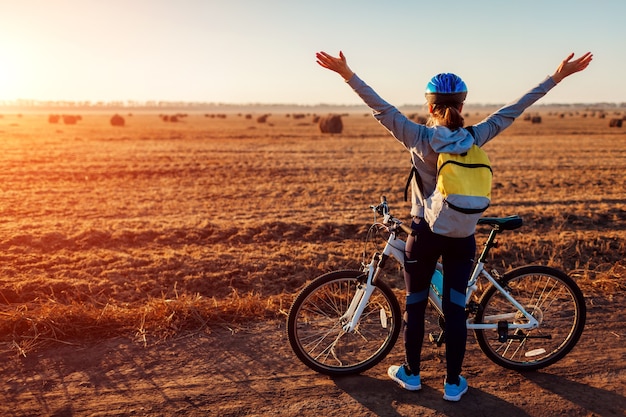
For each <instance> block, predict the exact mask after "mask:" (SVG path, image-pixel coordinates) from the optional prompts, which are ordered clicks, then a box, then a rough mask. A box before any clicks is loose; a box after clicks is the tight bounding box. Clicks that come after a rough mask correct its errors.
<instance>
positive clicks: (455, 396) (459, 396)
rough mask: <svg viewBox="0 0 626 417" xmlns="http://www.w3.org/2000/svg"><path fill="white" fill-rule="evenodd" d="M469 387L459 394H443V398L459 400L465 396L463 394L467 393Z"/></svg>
mask: <svg viewBox="0 0 626 417" xmlns="http://www.w3.org/2000/svg"><path fill="white" fill-rule="evenodd" d="M468 388H469V387H465V389H464V390H463V391H461V392H459V393H458V394H457V395H448V394H446V393H444V394H443V399H444V400H446V401H459V400H460V399H461V397H462V396H463V394H465V393H466V392H467V389H468Z"/></svg>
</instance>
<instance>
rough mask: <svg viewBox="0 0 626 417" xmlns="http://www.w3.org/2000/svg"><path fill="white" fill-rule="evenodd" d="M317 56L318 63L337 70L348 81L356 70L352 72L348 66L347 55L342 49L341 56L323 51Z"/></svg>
mask: <svg viewBox="0 0 626 417" xmlns="http://www.w3.org/2000/svg"><path fill="white" fill-rule="evenodd" d="M315 58H317V63H318V64H319V65H320V66H322V67H324V68H327V69H329V70H331V71H335V72H336V73H337V74H339V75H341V76H342V77H343V79H344V80H346V81H348V80H349V79H350V78H352V76H353V75H354V72H352V70H351V69H350V67H349V66H348V62H347V61H346V57H345V56H344V55H343V52H341V51H339V58H337V57H334V56H332V55H330V54H328V53H326V52H323V51H321V52H318V53H316V54H315Z"/></svg>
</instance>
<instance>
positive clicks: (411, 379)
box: [387, 365, 422, 391]
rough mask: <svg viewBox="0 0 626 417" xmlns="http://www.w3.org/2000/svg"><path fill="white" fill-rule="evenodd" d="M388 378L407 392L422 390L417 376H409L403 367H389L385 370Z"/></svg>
mask: <svg viewBox="0 0 626 417" xmlns="http://www.w3.org/2000/svg"><path fill="white" fill-rule="evenodd" d="M387 375H389V378H391V379H393V380H394V381H396V382H397V383H398V384H400V386H401V387H402V388H404V389H408V390H409V391H419V390H421V389H422V382H421V380H420V376H419V375H413V374H411V375H409V374H408V373H407V371H406V368H405V367H404V365H401V366H398V365H391V366H390V367H389V369H388V370H387Z"/></svg>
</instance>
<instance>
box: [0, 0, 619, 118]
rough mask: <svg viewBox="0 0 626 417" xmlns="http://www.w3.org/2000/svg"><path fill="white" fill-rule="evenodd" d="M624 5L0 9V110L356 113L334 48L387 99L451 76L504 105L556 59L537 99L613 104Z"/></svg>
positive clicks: (314, 3) (137, 0)
mask: <svg viewBox="0 0 626 417" xmlns="http://www.w3.org/2000/svg"><path fill="white" fill-rule="evenodd" d="M625 19H626V0H523V1H513V0H511V1H505V0H471V1H470V0H447V1H432V2H426V1H420V0H405V1H394V0H386V1H381V0H375V1H374V0H0V101H3V100H14V99H18V98H21V99H35V100H70V101H91V102H97V101H126V100H134V101H149V100H163V101H194V102H220V103H233V104H238V103H241V104H244V103H245V104H248V103H283V104H321V103H326V104H357V103H360V101H359V99H358V98H357V97H356V95H355V94H354V93H353V92H352V91H351V90H350V88H349V87H348V86H346V85H344V84H343V81H342V80H341V78H340V77H339V76H338V75H336V74H334V73H332V72H330V71H328V70H325V69H323V68H321V67H319V66H317V64H316V63H315V55H314V54H315V52H316V51H318V50H326V51H328V52H331V53H333V54H337V52H338V51H339V50H340V49H341V50H343V51H344V53H345V55H346V56H347V58H348V63H349V64H350V66H351V67H352V69H353V70H354V71H355V72H357V73H358V74H359V75H360V76H361V77H362V78H363V79H364V80H365V81H366V82H368V83H369V84H370V85H371V86H372V87H374V89H376V91H377V92H378V93H379V94H381V95H382V96H383V97H384V98H385V99H386V100H387V101H389V102H391V103H393V104H395V105H398V106H401V105H404V104H422V103H423V102H424V96H423V90H424V86H425V84H426V82H427V81H428V79H429V78H430V77H431V76H432V75H434V74H436V73H438V72H455V73H457V74H459V75H460V76H461V77H462V78H463V79H464V80H465V81H466V83H467V84H468V87H469V95H468V99H467V102H468V103H505V102H508V101H510V100H513V99H515V98H517V96H519V95H520V94H522V93H523V92H525V91H526V90H527V89H529V88H530V87H532V86H534V85H535V84H536V83H538V82H539V81H541V80H542V79H543V78H544V77H545V76H546V75H548V74H551V73H552V72H553V71H554V69H555V68H556V66H557V65H558V63H559V62H560V61H561V60H562V59H563V58H565V56H567V54H568V53H570V52H575V53H576V56H579V55H580V54H582V53H584V52H587V51H592V52H593V53H594V61H593V62H592V64H591V66H590V67H589V68H588V69H587V71H585V72H584V73H582V74H577V75H574V76H572V77H571V78H568V79H566V80H565V81H564V82H563V84H561V85H559V86H558V87H557V88H556V89H555V90H553V91H552V92H551V93H550V94H549V95H548V96H547V97H546V98H545V99H543V100H542V102H543V103H574V102H576V103H581V102H583V103H595V102H616V103H622V102H626V82H625V80H624V77H626V24H625V23H624V22H625V21H626V20H625Z"/></svg>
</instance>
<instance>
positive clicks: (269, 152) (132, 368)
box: [0, 112, 626, 417]
mask: <svg viewBox="0 0 626 417" xmlns="http://www.w3.org/2000/svg"><path fill="white" fill-rule="evenodd" d="M111 116H112V114H83V115H82V117H81V119H80V120H79V121H78V122H77V123H76V124H72V125H64V124H50V123H48V115H43V114H24V115H20V116H19V117H18V116H17V115H10V114H5V115H4V117H2V118H0V146H1V149H2V152H1V153H0V162H1V165H2V167H3V170H2V171H0V187H1V190H2V199H1V200H0V256H1V259H2V262H0V314H1V316H0V355H1V356H2V361H1V362H2V363H3V365H0V375H2V376H3V379H4V380H5V381H8V382H7V384H8V389H7V390H6V391H5V393H4V394H3V396H2V397H0V398H1V399H2V400H3V401H2V404H3V405H0V410H3V409H4V410H5V411H6V407H9V406H10V407H13V406H11V405H12V404H18V407H17V409H15V408H11V411H13V412H14V415H34V414H39V415H105V414H108V415H111V414H112V415H149V416H153V415H154V416H156V415H171V414H174V413H178V412H180V413H182V414H186V415H205V414H206V412H207V411H215V410H218V411H217V412H216V413H215V414H212V415H224V416H234V415H248V414H250V415H293V416H295V415H298V416H305V417H306V416H314V415H315V416H317V415H318V414H320V413H323V414H326V415H339V414H342V415H343V414H345V412H346V411H347V410H349V412H350V413H351V414H354V415H390V416H404V415H409V414H412V413H418V412H420V413H422V414H423V415H433V416H434V415H468V416H477V415H483V414H484V415H493V413H492V412H491V411H493V412H495V411H494V410H498V412H501V411H502V410H506V409H507V407H510V408H509V409H510V410H511V412H510V413H508V414H510V415H512V416H516V415H532V416H535V415H537V416H538V415H558V414H564V415H579V416H591V415H602V416H605V415H606V416H610V415H616V416H618V415H621V416H623V415H624V414H623V413H624V409H625V408H626V407H625V406H624V405H625V399H624V395H625V391H624V381H626V372H625V369H626V367H625V365H624V357H625V356H624V355H625V353H624V352H625V351H624V347H623V346H624V338H626V326H625V325H624V324H623V320H622V319H621V317H618V314H620V313H621V306H622V305H624V302H626V296H625V290H626V284H625V283H624V275H625V274H626V261H624V259H623V256H624V253H626V194H625V193H626V177H625V176H624V174H623V173H624V170H625V169H626V130H623V129H622V128H615V127H609V122H608V119H604V118H600V117H596V116H592V115H591V114H590V115H589V117H587V113H585V117H583V115H582V114H580V113H576V112H571V113H568V114H567V115H566V116H565V117H561V116H560V115H559V114H558V112H554V113H548V112H545V113H542V122H541V123H540V124H533V123H531V122H530V121H524V120H519V121H517V122H516V124H514V125H513V126H512V127H511V128H510V129H509V130H507V131H505V132H504V133H503V134H502V135H501V136H500V137H498V138H497V139H496V140H494V141H493V142H492V143H490V144H488V145H487V146H486V148H485V149H487V151H488V152H489V155H490V158H491V160H492V164H493V167H494V172H495V174H494V181H495V186H494V190H493V196H492V197H493V204H492V206H491V207H490V209H489V210H488V212H487V213H486V215H489V216H505V215H510V214H519V215H521V216H522V217H523V218H524V221H525V226H524V227H523V228H521V229H518V230H516V231H514V232H510V233H507V234H505V235H504V237H503V239H501V242H500V247H499V248H498V249H497V250H496V251H494V253H493V259H492V260H491V266H492V267H496V268H499V269H500V270H501V271H505V270H507V269H510V268H513V267H516V266H521V265H524V264H528V263H536V264H545V265H550V266H555V267H558V268H562V269H564V270H566V271H567V272H568V273H569V274H570V275H571V276H573V277H574V278H575V279H576V280H577V282H578V283H579V285H580V286H581V288H582V290H583V292H584V293H585V295H586V297H587V301H588V310H589V311H588V324H587V327H586V330H585V333H583V337H582V339H581V342H579V344H580V346H577V347H576V348H575V349H574V351H573V352H572V353H571V358H570V356H568V357H566V359H565V360H563V361H562V363H559V364H557V365H555V366H554V367H551V368H549V369H548V371H547V372H540V373H536V374H533V375H531V376H525V375H520V374H517V373H513V372H509V371H503V370H501V369H499V368H498V367H495V366H492V365H491V364H485V360H484V359H485V358H484V356H483V355H482V353H481V352H480V351H478V349H477V347H476V345H475V343H474V342H473V340H471V341H470V342H469V345H472V347H470V351H469V352H468V364H467V366H466V368H467V369H468V372H469V374H470V376H471V378H472V380H471V381H470V385H471V386H472V388H471V390H470V395H469V396H468V398H472V397H474V398H473V399H468V400H466V399H465V398H464V400H463V401H467V402H468V403H469V404H473V403H474V400H476V401H477V402H482V403H483V404H484V405H483V407H484V408H483V409H481V408H480V407H479V406H478V404H474V405H472V407H474V408H471V407H470V408H471V410H469V411H468V410H465V411H467V413H466V412H465V411H464V412H460V411H459V410H461V409H460V408H458V409H454V408H453V406H452V405H450V404H444V403H443V402H442V401H441V399H440V395H439V391H440V388H441V387H440V386H439V385H441V384H440V381H439V379H440V377H439V375H440V374H441V372H442V369H443V365H442V360H443V353H442V351H441V350H438V349H437V348H436V347H433V348H429V349H430V350H429V352H428V353H427V352H425V355H427V356H426V360H425V362H431V364H430V365H427V366H428V368H426V371H427V372H429V373H430V372H431V371H432V374H433V375H436V378H437V382H436V384H435V383H434V382H433V385H431V386H432V387H434V388H431V389H430V390H429V391H427V392H425V393H424V394H425V395H422V394H417V395H414V394H407V393H403V392H400V391H399V390H398V389H397V388H396V387H395V386H394V385H392V382H390V381H387V379H386V367H385V366H383V365H379V366H377V367H375V368H374V369H373V370H371V371H369V372H368V373H367V375H364V376H361V377H351V378H348V379H342V380H339V381H333V380H331V379H329V378H327V377H323V376H320V375H317V374H315V373H312V372H310V371H308V370H307V369H306V368H305V367H304V366H303V365H301V364H300V363H298V362H297V359H296V358H295V356H294V355H292V354H291V352H290V350H289V348H288V347H287V345H286V337H285V335H284V326H283V321H284V317H285V312H286V311H287V310H288V308H289V305H290V302H291V300H292V299H293V296H294V295H295V293H297V291H298V289H299V288H301V287H302V285H303V284H305V283H306V282H307V281H308V280H310V279H312V278H314V277H315V276H317V275H320V274H322V273H324V272H327V271H330V270H333V269H337V268H345V267H349V268H354V267H358V266H359V264H360V262H361V252H362V251H363V239H364V238H365V235H366V231H367V228H368V226H369V224H368V222H370V221H371V214H370V212H369V211H368V206H369V205H370V204H374V203H377V202H378V199H379V197H380V196H381V195H386V196H387V198H388V201H389V203H390V206H391V208H392V210H393V212H394V214H395V215H396V216H398V217H406V216H408V211H409V207H408V205H407V203H405V202H404V201H403V192H404V185H405V181H406V176H407V174H408V171H409V158H408V154H407V153H406V151H405V150H404V149H403V148H402V146H401V145H400V144H399V143H397V142H396V141H395V140H393V139H392V138H391V137H390V136H389V135H388V133H387V132H386V131H385V130H384V129H383V128H382V127H381V126H380V125H378V124H377V123H376V122H375V121H374V120H373V119H372V118H371V117H369V116H368V115H364V114H350V115H349V116H345V115H344V117H343V133H341V134H334V135H331V134H322V133H320V132H319V128H318V126H317V124H316V123H314V122H313V119H314V117H313V115H306V116H305V117H303V118H301V117H298V118H295V117H287V116H286V115H285V114H274V115H270V116H269V117H268V118H267V120H266V122H264V123H258V122H257V117H256V116H255V117H245V116H243V115H238V114H229V115H228V116H227V117H226V116H222V117H218V118H215V117H206V116H205V115H201V114H190V115H188V116H187V117H184V118H181V119H180V120H179V122H177V123H163V122H162V121H161V120H160V118H159V115H157V114H151V113H145V114H144V113H139V114H134V115H133V116H132V117H131V116H126V115H125V116H124V118H125V126H111V124H110V119H111ZM365 116H367V117H365ZM482 116H484V114H483V115H481V114H478V113H470V114H469V115H468V116H467V118H466V121H467V122H468V123H474V122H477V121H478V120H480V119H481V118H482ZM610 117H621V114H619V115H615V116H613V115H612V116H610ZM479 239H480V237H479ZM394 274H395V275H397V276H399V271H390V276H393V275H394ZM396 278H397V277H396ZM255 349H259V350H260V352H262V357H260V356H257V355H255V354H254V353H255ZM401 356H402V346H401V344H400V343H399V344H398V345H397V346H396V348H395V349H394V351H393V357H390V358H388V360H387V361H389V360H395V361H398V360H401ZM428 358H430V359H428ZM432 362H434V363H432ZM388 364H389V363H387V365H388ZM237 365H240V366H241V367H245V368H246V369H247V370H243V369H241V368H237ZM251 368H254V369H251ZM178 372H180V374H178ZM258 372H262V373H261V374H259V373H258ZM172 373H176V374H177V375H175V376H172V375H171V374H172ZM168 375H169V377H168ZM594 375H595V376H594ZM170 377H171V378H170ZM359 378H361V379H359ZM499 378H500V379H499ZM433 379H434V377H433ZM241 381H244V382H241ZM619 381H621V382H619ZM564 384H565V385H566V386H568V387H570V388H571V389H570V390H568V389H567V388H565V385H564ZM272 386H273V387H274V388H275V389H274V388H272ZM360 387H363V389H362V390H361V389H360ZM503 387H504V391H501V390H502V389H503ZM135 388H136V389H137V391H136V392H137V396H136V397H135V396H134V395H133V394H132V393H129V392H126V390H130V391H135ZM250 388H251V389H250ZM309 389H310V391H309ZM529 389H533V390H539V392H540V393H542V395H536V394H533V396H532V398H527V396H529V395H530V393H528V392H526V394H523V395H521V394H520V392H524V390H529ZM214 390H218V392H221V393H220V394H217V395H211V392H214ZM241 390H246V394H244V395H242V396H241V397H239V395H240V394H241ZM589 390H591V391H589ZM253 392H256V393H257V394H258V395H257V396H254V395H253ZM590 392H591V393H592V394H590ZM96 393H97V394H96ZM366 393H369V394H370V395H369V396H367V395H365V394H366ZM576 393H578V394H576ZM100 394H102V395H100ZM309 395H310V397H309ZM420 396H421V397H423V398H424V399H425V402H422V403H421V405H420V402H421V400H420ZM520 396H521V397H523V398H520ZM305 397H307V398H305ZM374 399H378V400H377V401H374ZM609 401H610V403H609ZM281 406H284V408H280V407H281ZM142 407H143V408H142ZM546 407H547V408H546ZM455 410H456V411H455ZM546 410H553V411H554V413H548V412H547V411H546ZM209 414H211V413H209Z"/></svg>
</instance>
